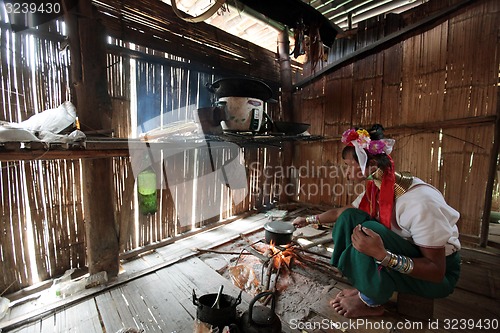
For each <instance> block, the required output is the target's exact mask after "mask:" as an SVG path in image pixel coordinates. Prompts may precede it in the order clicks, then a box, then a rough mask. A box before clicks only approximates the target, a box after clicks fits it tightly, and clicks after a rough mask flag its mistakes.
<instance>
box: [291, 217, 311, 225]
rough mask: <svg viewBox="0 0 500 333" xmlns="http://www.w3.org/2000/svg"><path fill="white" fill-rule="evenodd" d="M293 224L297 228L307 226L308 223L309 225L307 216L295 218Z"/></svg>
mask: <svg viewBox="0 0 500 333" xmlns="http://www.w3.org/2000/svg"><path fill="white" fill-rule="evenodd" d="M292 224H293V225H294V227H296V228H302V227H305V226H306V225H308V224H309V223H307V222H306V218H305V217H302V216H299V217H297V218H295V220H293V222H292Z"/></svg>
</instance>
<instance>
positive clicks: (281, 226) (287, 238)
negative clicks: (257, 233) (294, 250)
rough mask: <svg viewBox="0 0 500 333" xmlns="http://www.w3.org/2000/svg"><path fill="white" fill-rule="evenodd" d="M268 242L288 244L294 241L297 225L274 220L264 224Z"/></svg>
mask: <svg viewBox="0 0 500 333" xmlns="http://www.w3.org/2000/svg"><path fill="white" fill-rule="evenodd" d="M264 229H265V238H266V243H268V244H270V243H271V242H272V243H273V244H274V245H286V244H289V243H290V242H291V241H292V236H293V232H294V231H295V227H294V226H293V224H291V223H289V222H283V221H272V222H267V223H266V224H264Z"/></svg>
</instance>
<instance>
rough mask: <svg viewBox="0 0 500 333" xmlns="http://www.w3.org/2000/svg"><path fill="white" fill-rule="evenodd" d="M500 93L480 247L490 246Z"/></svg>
mask: <svg viewBox="0 0 500 333" xmlns="http://www.w3.org/2000/svg"><path fill="white" fill-rule="evenodd" d="M499 101H500V92H497V118H496V120H495V129H494V132H495V135H494V137H493V147H492V148H491V157H490V166H489V170H488V181H487V183H486V190H485V193H484V208H483V218H482V219H481V220H482V221H481V234H480V239H479V246H481V247H486V246H487V245H488V234H489V226H490V215H491V202H492V200H493V198H492V196H493V186H494V184H495V175H496V172H497V166H498V153H499V152H500V102H499Z"/></svg>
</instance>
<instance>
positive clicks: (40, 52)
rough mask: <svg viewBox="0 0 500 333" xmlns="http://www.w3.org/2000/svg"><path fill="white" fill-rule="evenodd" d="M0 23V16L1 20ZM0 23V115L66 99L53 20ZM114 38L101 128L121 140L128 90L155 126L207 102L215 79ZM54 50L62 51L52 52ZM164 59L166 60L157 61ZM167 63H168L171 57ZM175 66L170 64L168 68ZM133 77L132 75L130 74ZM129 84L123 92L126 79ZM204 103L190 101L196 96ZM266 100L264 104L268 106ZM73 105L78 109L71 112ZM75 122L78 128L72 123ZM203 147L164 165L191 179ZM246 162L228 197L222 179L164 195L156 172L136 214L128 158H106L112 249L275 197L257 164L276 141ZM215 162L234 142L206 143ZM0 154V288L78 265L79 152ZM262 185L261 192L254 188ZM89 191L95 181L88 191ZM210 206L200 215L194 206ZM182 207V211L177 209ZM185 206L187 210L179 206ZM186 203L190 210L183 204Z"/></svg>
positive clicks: (277, 159)
mask: <svg viewBox="0 0 500 333" xmlns="http://www.w3.org/2000/svg"><path fill="white" fill-rule="evenodd" d="M2 22H3V21H2ZM2 22H0V24H1V26H0V42H1V45H2V47H1V51H0V72H1V80H2V81H1V82H2V85H1V87H2V90H1V96H2V98H1V100H0V109H1V110H2V111H1V115H0V120H3V121H8V122H18V121H22V120H25V119H27V118H29V117H30V116H31V115H33V114H36V113H38V112H42V111H44V110H46V109H48V108H54V107H57V106H58V105H59V104H60V103H62V102H63V101H65V100H71V96H70V93H69V92H70V89H69V84H70V82H71V78H70V77H69V75H70V74H69V73H70V71H69V66H70V59H69V52H68V49H63V47H62V45H63V44H62V42H63V41H64V36H62V35H61V27H60V24H61V23H60V22H53V23H50V24H47V25H44V26H43V27H41V28H40V29H38V30H37V31H34V30H29V29H28V30H25V31H22V32H17V33H13V32H12V31H11V29H10V26H9V25H8V24H5V23H2ZM126 43H127V42H123V41H119V40H114V41H113V45H110V46H109V47H110V49H109V53H108V55H107V68H108V92H109V94H110V97H111V100H112V105H113V119H112V128H111V129H104V130H105V131H104V133H107V134H108V135H109V136H111V133H113V134H112V135H113V136H114V137H115V138H128V137H130V133H131V132H132V129H133V123H134V122H133V121H132V118H131V109H132V104H131V103H132V98H131V96H132V93H134V94H135V95H136V96H137V102H138V105H137V108H138V120H141V119H142V120H148V119H157V120H158V121H157V122H155V123H154V124H155V126H156V125H158V126H160V125H168V122H169V121H175V120H182V119H193V118H192V117H193V111H194V110H195V109H196V108H197V107H199V106H207V105H206V102H207V98H208V97H209V96H208V92H207V89H206V88H205V84H206V83H208V82H212V81H213V80H214V79H215V78H216V77H215V76H213V75H212V74H203V73H200V72H196V71H194V70H192V69H189V68H188V66H185V62H184V60H183V59H181V58H178V57H175V56H172V55H166V54H165V53H163V52H159V51H153V50H151V49H150V48H147V49H146V48H145V47H144V46H137V47H136V49H135V52H136V53H135V54H134V61H135V64H136V67H135V71H133V70H132V67H131V61H132V57H131V56H130V55H129V54H122V53H121V52H117V51H116V50H117V48H116V47H123V46H125V45H126V46H129V45H128V44H126ZM61 50H62V51H61ZM166 57H168V59H172V60H173V61H172V62H168V61H167V62H165V59H166ZM172 63H173V64H174V65H172ZM175 65H177V66H175ZM132 79H134V80H132ZM132 81H135V82H137V86H136V87H135V88H133V89H135V90H134V91H131V89H132V86H131V82H132ZM202 102H203V103H205V104H204V105H200V103H202ZM273 108H276V106H274V107H273V106H269V112H270V113H271V114H273V112H275V110H273ZM77 112H78V110H77ZM81 125H82V129H85V128H88V126H86V124H85V123H82V124H81ZM148 129H151V128H148ZM206 153H207V150H206V149H205V150H198V151H196V150H189V151H186V152H184V153H182V154H177V155H176V156H175V157H173V158H172V159H170V160H169V165H168V167H169V168H172V169H173V170H178V172H179V173H181V174H182V176H185V177H187V178H190V179H194V178H196V177H197V176H198V175H202V174H204V173H205V172H206V170H207V168H208V166H207V164H206V163H205V162H202V161H203V160H206V159H205V158H204V156H203V154H206ZM240 153H241V155H242V160H243V164H244V166H245V168H246V170H248V179H247V180H246V181H247V186H248V190H247V192H246V193H245V197H244V198H243V200H242V201H241V202H238V204H235V203H234V201H233V200H232V199H233V198H232V193H231V191H230V190H229V189H228V188H227V187H226V186H225V185H224V184H200V183H198V184H197V187H196V188H195V187H194V185H193V184H190V185H189V186H188V185H186V186H184V188H181V189H180V190H177V192H175V193H172V192H171V191H170V190H169V188H168V187H167V186H166V184H165V183H166V180H165V179H164V176H163V174H162V175H160V176H159V184H160V187H161V189H160V190H159V191H158V211H157V213H156V214H153V215H149V216H144V215H141V214H139V212H138V208H137V207H138V203H137V197H136V187H135V183H136V180H135V176H136V175H134V173H133V170H132V166H131V161H130V159H129V158H113V161H114V163H113V180H114V181H113V184H114V188H115V192H114V193H115V197H114V198H111V200H114V204H115V223H116V227H117V228H116V229H117V230H118V231H119V235H118V236H119V239H120V250H121V251H122V252H125V251H130V250H134V249H138V248H141V247H144V246H147V245H151V244H153V243H157V242H161V241H164V240H167V239H170V238H174V237H176V236H179V235H180V234H181V233H184V232H187V231H190V230H193V228H199V227H202V226H205V225H207V224H210V223H214V222H216V221H218V220H219V219H224V218H226V217H229V216H233V215H236V214H239V213H242V212H246V211H248V210H252V209H256V208H259V207H262V205H268V204H270V203H272V202H274V201H276V198H275V193H274V183H275V180H274V179H272V178H271V177H264V176H263V173H262V171H261V170H262V169H264V168H266V167H267V166H269V165H276V164H279V163H281V155H280V153H279V149H278V148H246V149H241V150H240ZM212 154H213V159H214V163H215V168H218V167H220V165H222V164H223V163H224V162H226V161H228V160H230V159H231V158H233V157H234V156H233V155H234V150H228V149H219V150H215V151H212ZM39 158H40V160H35V161H19V162H0V189H1V196H0V197H1V201H0V209H1V220H0V226H1V228H2V229H1V230H2V232H1V233H0V253H1V258H2V260H1V262H0V276H1V278H0V290H4V289H6V288H7V287H9V289H8V290H6V293H7V294H8V293H10V292H14V291H16V290H19V289H22V288H24V287H27V286H30V285H33V284H35V283H37V282H40V281H44V280H47V279H50V278H53V277H57V276H59V275H61V274H63V273H64V272H65V271H66V270H67V269H69V268H85V267H86V265H87V260H86V246H85V244H86V243H85V222H84V214H83V205H85V204H88V203H84V202H83V199H82V198H83V195H82V186H83V184H82V174H81V173H82V171H81V161H80V160H44V158H43V155H42V156H40V157H39ZM263 187H267V188H268V190H266V191H262V190H261V188H263ZM96 190H98V189H96ZM205 206H212V207H215V209H217V210H218V211H220V214H217V215H216V216H213V215H210V216H205V215H204V214H205V213H204V207H205ZM178 207H183V208H184V209H181V210H180V209H177V208H178ZM186 207H187V208H186ZM192 207H194V208H192ZM186 214H188V215H192V217H193V220H194V221H197V223H193V224H192V225H183V224H181V223H180V218H179V216H180V215H186Z"/></svg>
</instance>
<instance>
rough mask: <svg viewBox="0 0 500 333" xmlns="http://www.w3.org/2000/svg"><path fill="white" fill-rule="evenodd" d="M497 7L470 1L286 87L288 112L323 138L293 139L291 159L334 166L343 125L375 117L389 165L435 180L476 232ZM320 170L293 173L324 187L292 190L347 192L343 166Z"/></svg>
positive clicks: (339, 196)
mask: <svg viewBox="0 0 500 333" xmlns="http://www.w3.org/2000/svg"><path fill="white" fill-rule="evenodd" d="M499 10H500V3H499V2H498V1H487V0H485V1H478V2H477V3H475V4H474V5H470V6H468V7H467V8H466V10H461V11H459V12H458V13H456V14H455V15H454V16H453V17H451V18H449V19H448V20H446V21H444V22H443V23H440V24H437V25H435V26H430V27H428V28H427V29H423V30H422V31H421V33H418V34H414V35H413V36H411V37H409V38H406V39H404V40H402V41H400V42H398V43H395V44H394V45H393V46H390V47H387V48H385V49H383V50H381V51H379V52H377V53H375V54H371V55H367V56H366V57H364V58H363V59H360V60H358V61H356V62H354V63H350V64H346V65H345V66H343V67H341V68H338V69H337V70H335V71H332V72H329V73H327V74H326V75H324V76H322V77H321V78H319V79H317V80H316V81H314V82H312V83H311V84H309V85H307V86H305V87H304V88H303V89H301V90H299V91H298V92H297V93H295V95H294V102H295V103H294V110H295V115H297V116H299V119H300V120H301V121H304V122H309V123H311V130H310V131H311V133H314V134H322V135H325V136H326V137H329V138H330V140H325V142H324V143H312V144H308V145H306V146H300V147H297V149H296V151H295V159H294V161H295V162H294V163H295V165H296V166H297V167H300V166H303V165H305V163H309V165H313V164H314V165H315V166H326V167H327V170H333V169H335V168H336V167H339V166H341V165H342V160H341V150H342V148H343V147H342V144H341V143H340V140H339V138H340V135H341V134H342V132H343V131H344V130H346V129H348V128H350V127H353V126H360V127H369V126H371V125H372V124H374V123H380V124H382V125H383V126H384V127H385V128H386V135H387V136H389V137H393V138H394V139H396V146H395V149H394V151H393V153H392V156H393V159H394V161H395V164H396V168H397V169H399V170H407V171H410V172H412V173H413V174H415V175H417V176H419V177H420V178H422V179H423V180H425V181H427V182H429V183H430V184H432V185H434V186H436V187H437V188H439V189H440V190H441V191H442V192H443V193H444V195H445V198H446V200H447V201H448V202H449V203H450V204H451V205H452V206H453V207H454V208H456V209H457V210H459V211H460V213H461V218H460V221H459V228H460V232H461V234H462V236H470V237H469V238H468V239H474V240H477V239H478V236H479V232H480V226H481V217H482V210H483V206H484V202H485V188H486V182H487V177H488V166H489V162H490V159H491V149H492V143H493V139H494V135H495V132H494V124H495V119H496V117H497V112H498V111H497V109H498V107H497V89H498V88H497V82H498V68H499V53H498V41H497V37H498V32H499V28H498V27H499V26H500V24H499V23H500V22H499V21H500V20H499V17H500V16H499ZM374 31H376V29H375V30H374ZM375 33H377V32H375ZM316 169H317V168H316ZM325 173H326V172H324V173H323V174H321V175H319V176H315V177H302V178H300V179H299V180H300V182H301V183H302V184H306V185H307V184H313V185H314V186H311V185H309V187H310V188H313V189H315V188H323V189H324V190H323V191H320V192H319V194H318V195H310V194H308V193H307V192H306V191H303V192H302V193H299V195H298V197H297V198H298V199H299V200H305V201H309V202H312V203H322V204H328V205H334V206H341V205H345V204H347V203H349V202H350V201H351V200H353V199H354V198H355V196H354V191H350V190H348V187H347V182H346V180H345V178H344V177H343V176H342V174H340V175H337V174H330V175H327V176H325V175H324V174H325ZM325 184H326V185H325ZM344 186H346V189H345V190H344V191H340V190H339V191H337V192H338V193H336V192H334V189H335V188H338V189H340V188H342V187H344ZM306 188H307V187H306ZM341 192H342V193H341ZM357 192H358V193H359V191H357Z"/></svg>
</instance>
